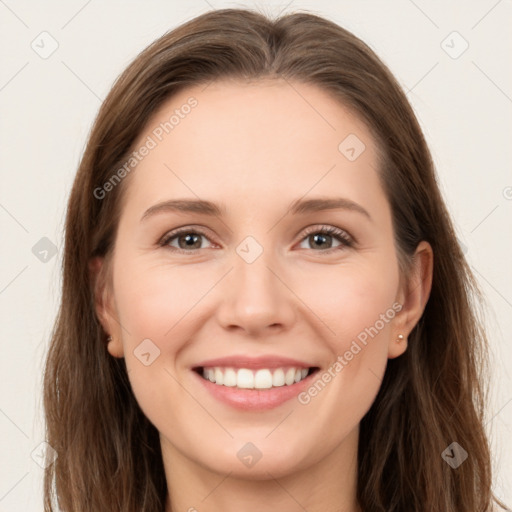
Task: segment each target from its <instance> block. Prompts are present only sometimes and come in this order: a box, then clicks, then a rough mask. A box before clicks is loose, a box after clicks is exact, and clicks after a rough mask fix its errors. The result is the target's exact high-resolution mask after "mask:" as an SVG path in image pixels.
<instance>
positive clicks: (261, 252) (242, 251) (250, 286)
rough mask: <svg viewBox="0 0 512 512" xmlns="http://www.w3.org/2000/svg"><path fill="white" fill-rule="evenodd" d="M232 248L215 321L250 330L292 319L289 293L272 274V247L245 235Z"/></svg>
mask: <svg viewBox="0 0 512 512" xmlns="http://www.w3.org/2000/svg"><path fill="white" fill-rule="evenodd" d="M235 252H236V254H234V257H233V270H232V271H231V272H230V273H229V276H228V281H227V283H226V286H225V290H224V291H223V298H222V305H221V306H220V308H219V321H220V322H221V323H222V324H223V325H224V327H229V326H233V325H236V326H239V327H240V328H243V329H244V330H247V331H251V332H256V331H258V330H261V329H265V328H266V327H270V326H274V325H281V326H285V325H287V324H289V322H291V321H292V319H293V304H292V295H293V294H291V292H289V290H288V289H287V287H286V286H285V285H284V284H283V283H282V282H281V280H280V279H279V278H278V277H277V276H276V274H278V271H276V269H277V268H279V264H278V262H277V261H276V258H274V257H273V255H275V251H273V250H272V249H271V248H270V247H264V246H263V245H262V244H261V243H259V241H258V240H256V239H255V238H254V237H252V236H248V237H246V238H245V239H244V240H242V242H241V243H240V244H239V245H238V246H237V247H236V249H235ZM281 279H282V278H281Z"/></svg>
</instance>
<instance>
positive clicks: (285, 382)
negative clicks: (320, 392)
mask: <svg viewBox="0 0 512 512" xmlns="http://www.w3.org/2000/svg"><path fill="white" fill-rule="evenodd" d="M314 370H315V368H309V369H308V368H297V367H280V368H261V369H258V370H251V369H249V368H229V367H219V366H216V367H210V368H204V367H203V368H198V369H196V371H197V372H198V373H199V375H202V377H203V378H204V379H206V380H209V381H210V382H212V383H214V384H217V385H218V386H227V387H236V388H239V389H271V388H277V387H281V386H291V385H292V384H294V383H297V382H300V381H301V380H303V379H305V378H306V377H307V376H308V375H309V374H310V373H312V372H313V371H314Z"/></svg>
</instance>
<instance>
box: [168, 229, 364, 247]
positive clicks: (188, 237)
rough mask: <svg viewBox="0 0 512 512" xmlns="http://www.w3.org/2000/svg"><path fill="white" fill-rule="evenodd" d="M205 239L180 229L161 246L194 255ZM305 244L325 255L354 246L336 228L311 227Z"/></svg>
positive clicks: (305, 238) (188, 230)
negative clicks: (334, 242) (335, 243)
mask: <svg viewBox="0 0 512 512" xmlns="http://www.w3.org/2000/svg"><path fill="white" fill-rule="evenodd" d="M203 239H206V240H209V238H208V236H207V235H206V234H205V233H204V232H203V231H202V230H200V229H196V228H194V229H192V228H189V227H188V228H180V229H177V230H175V231H171V232H170V233H168V234H167V235H165V236H164V237H163V238H162V240H161V241H160V242H159V245H160V246H161V247H168V248H171V249H172V250H174V251H177V252H181V253H193V252H194V251H196V250H200V249H205V247H204V246H203V243H202V240H203ZM333 240H334V241H337V242H338V245H337V246H334V247H333V246H332V244H333ZM304 242H309V243H310V244H311V245H312V247H313V250H315V248H317V249H318V248H319V249H323V250H321V251H317V252H324V253H325V252H328V253H330V252H331V251H337V250H342V249H343V248H346V247H352V246H353V244H354V241H353V239H352V238H351V237H350V236H349V235H348V234H347V233H346V232H345V231H343V230H342V229H339V228H336V227H334V226H311V227H309V228H307V229H306V232H305V234H304V235H303V238H302V241H301V243H304ZM176 244H177V245H176ZM306 249H307V247H306Z"/></svg>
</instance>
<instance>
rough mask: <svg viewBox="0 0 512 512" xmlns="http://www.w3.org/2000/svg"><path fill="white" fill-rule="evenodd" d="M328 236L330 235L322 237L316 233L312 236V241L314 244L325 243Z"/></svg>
mask: <svg viewBox="0 0 512 512" xmlns="http://www.w3.org/2000/svg"><path fill="white" fill-rule="evenodd" d="M328 236H330V235H327V236H326V235H322V234H319V233H317V234H316V235H313V240H314V241H315V243H318V242H320V244H321V243H322V242H323V243H325V241H326V237H328Z"/></svg>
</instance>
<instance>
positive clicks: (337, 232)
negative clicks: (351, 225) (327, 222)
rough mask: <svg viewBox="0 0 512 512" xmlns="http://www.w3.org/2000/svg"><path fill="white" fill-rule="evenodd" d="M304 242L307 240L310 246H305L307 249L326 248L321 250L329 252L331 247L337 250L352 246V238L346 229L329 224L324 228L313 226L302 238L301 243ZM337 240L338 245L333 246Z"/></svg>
mask: <svg viewBox="0 0 512 512" xmlns="http://www.w3.org/2000/svg"><path fill="white" fill-rule="evenodd" d="M304 242H307V243H308V244H309V246H310V247H304V248H305V249H309V248H311V249H313V250H316V249H324V250H323V251H320V252H327V251H329V250H330V249H332V250H337V249H342V248H344V247H351V246H352V240H351V239H350V237H349V236H348V235H347V234H346V233H345V231H343V230H341V229H339V228H335V227H333V226H327V227H323V228H318V227H315V226H313V227H312V228H310V229H309V230H308V231H307V232H306V234H305V236H304V238H303V239H302V242H301V243H304ZM336 242H337V245H334V246H333V243H336ZM317 252H318V251H317Z"/></svg>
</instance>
